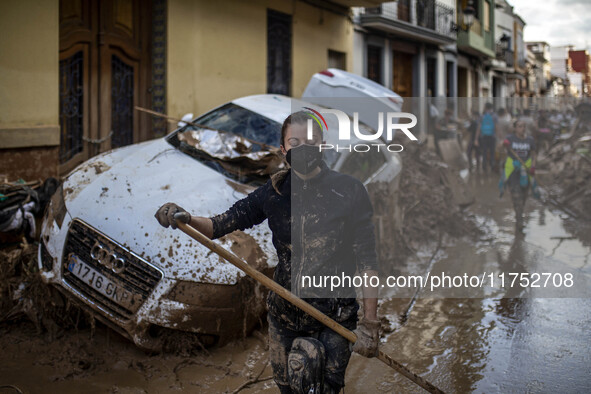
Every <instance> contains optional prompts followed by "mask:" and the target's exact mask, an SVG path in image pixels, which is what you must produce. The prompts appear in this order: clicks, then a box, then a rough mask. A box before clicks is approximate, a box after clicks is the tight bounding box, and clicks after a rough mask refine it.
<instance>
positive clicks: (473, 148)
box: [466, 110, 481, 171]
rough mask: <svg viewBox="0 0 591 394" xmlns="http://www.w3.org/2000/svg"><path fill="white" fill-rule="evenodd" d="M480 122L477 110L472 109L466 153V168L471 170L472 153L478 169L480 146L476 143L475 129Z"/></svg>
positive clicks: (478, 169)
mask: <svg viewBox="0 0 591 394" xmlns="http://www.w3.org/2000/svg"><path fill="white" fill-rule="evenodd" d="M479 123H480V112H478V111H477V110H473V111H472V118H471V119H470V125H469V126H468V136H469V140H468V149H467V151H466V155H467V156H468V168H469V169H470V171H472V155H474V158H475V159H476V170H477V171H480V157H481V155H480V148H479V147H478V144H477V143H476V131H477V130H478V125H479Z"/></svg>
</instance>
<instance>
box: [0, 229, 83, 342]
mask: <svg viewBox="0 0 591 394" xmlns="http://www.w3.org/2000/svg"><path fill="white" fill-rule="evenodd" d="M37 246H38V245H37V244H31V243H28V242H27V240H26V239H25V238H24V237H23V239H22V243H21V244H20V245H18V246H12V247H9V248H4V249H1V250H0V323H5V322H11V321H18V320H20V319H22V318H28V319H29V320H31V321H32V322H33V323H34V324H35V327H36V328H37V331H38V332H39V333H42V332H48V333H49V336H50V337H51V338H52V339H54V338H56V337H57V336H58V335H59V334H60V332H61V329H68V328H74V327H78V326H79V325H85V324H86V323H87V322H88V321H89V317H88V316H87V315H86V314H85V313H84V312H82V311H81V310H80V309H79V308H77V307H75V306H74V305H72V304H71V303H70V302H69V301H67V300H66V299H65V298H64V297H63V296H62V295H61V294H59V293H58V292H57V290H55V289H53V288H51V287H49V286H47V285H46V284H45V283H43V281H42V279H41V277H40V276H39V270H38V268H37ZM90 319H91V318H90Z"/></svg>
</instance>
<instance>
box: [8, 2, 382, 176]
mask: <svg viewBox="0 0 591 394" xmlns="http://www.w3.org/2000/svg"><path fill="white" fill-rule="evenodd" d="M380 4H381V2H379V1H371V0H360V1H353V2H351V1H346V0H342V1H340V0H334V1H317V2H309V1H293V2H287V1H281V0H255V1H240V0H227V1H224V2H212V1H206V0H149V1H140V0H101V1H99V0H88V1H84V0H22V1H19V2H1V3H0V30H1V32H2V34H0V51H2V53H3V56H2V59H1V60H0V70H1V71H2V72H0V85H1V86H2V87H3V89H1V90H0V94H1V95H2V96H1V99H0V163H1V164H0V173H1V174H15V175H17V176H18V177H22V178H26V179H31V178H44V177H47V176H56V175H58V174H65V173H67V172H68V171H69V170H70V169H72V168H74V167H75V166H76V165H77V164H79V163H81V162H82V161H84V160H86V159H88V158H89V157H91V156H93V155H96V154H98V153H100V152H104V151H106V150H108V149H111V148H114V147H118V146H124V145H127V144H130V143H135V142H140V141H144V140H147V139H150V138H154V137H156V136H162V135H164V134H165V133H166V132H168V131H169V130H170V129H171V128H172V127H173V126H174V123H170V122H167V121H165V120H163V119H160V118H154V117H152V116H151V115H148V114H145V113H142V112H139V111H137V110H135V107H136V106H139V107H144V108H149V109H153V110H156V111H158V112H163V113H166V114H168V115H169V116H171V117H175V118H179V117H181V116H182V115H183V114H185V113H195V114H199V113H202V112H205V111H207V110H209V109H211V108H213V107H215V106H217V105H220V104H222V103H224V102H226V101H229V100H232V99H234V98H237V97H240V96H244V95H250V94H260V93H267V92H270V93H281V94H287V95H292V96H301V93H302V92H303V91H304V88H305V86H306V84H307V82H308V80H309V79H310V77H311V76H312V75H313V74H314V73H315V72H318V71H321V70H323V69H326V68H327V67H329V66H336V67H339V68H342V69H345V70H351V69H352V65H353V23H352V22H351V20H350V8H349V7H350V6H352V5H357V6H368V7H371V6H378V5H380ZM31 163H34V164H33V165H31Z"/></svg>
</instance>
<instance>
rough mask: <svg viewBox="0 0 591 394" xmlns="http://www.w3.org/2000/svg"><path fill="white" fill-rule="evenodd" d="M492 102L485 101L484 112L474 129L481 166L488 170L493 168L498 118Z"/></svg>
mask: <svg viewBox="0 0 591 394" xmlns="http://www.w3.org/2000/svg"><path fill="white" fill-rule="evenodd" d="M493 108H494V107H493V105H492V103H486V105H485V106H484V113H483V114H482V116H481V117H480V122H479V124H478V129H477V130H476V138H475V143H477V144H478V146H479V147H480V153H481V154H482V168H483V170H484V171H486V172H488V170H489V168H490V170H492V169H494V168H495V147H496V133H497V123H498V119H497V116H496V115H495V113H494V112H493Z"/></svg>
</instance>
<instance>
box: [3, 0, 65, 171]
mask: <svg viewBox="0 0 591 394" xmlns="http://www.w3.org/2000/svg"><path fill="white" fill-rule="evenodd" d="M58 12H59V0H19V1H0V174H3V175H5V176H7V177H8V178H9V179H10V180H14V179H18V178H24V179H29V180H30V179H37V178H41V179H43V178H46V177H48V176H56V175H57V173H58V148H57V145H59V138H60V137H59V75H58V73H59V58H58V52H59V20H58Z"/></svg>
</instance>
